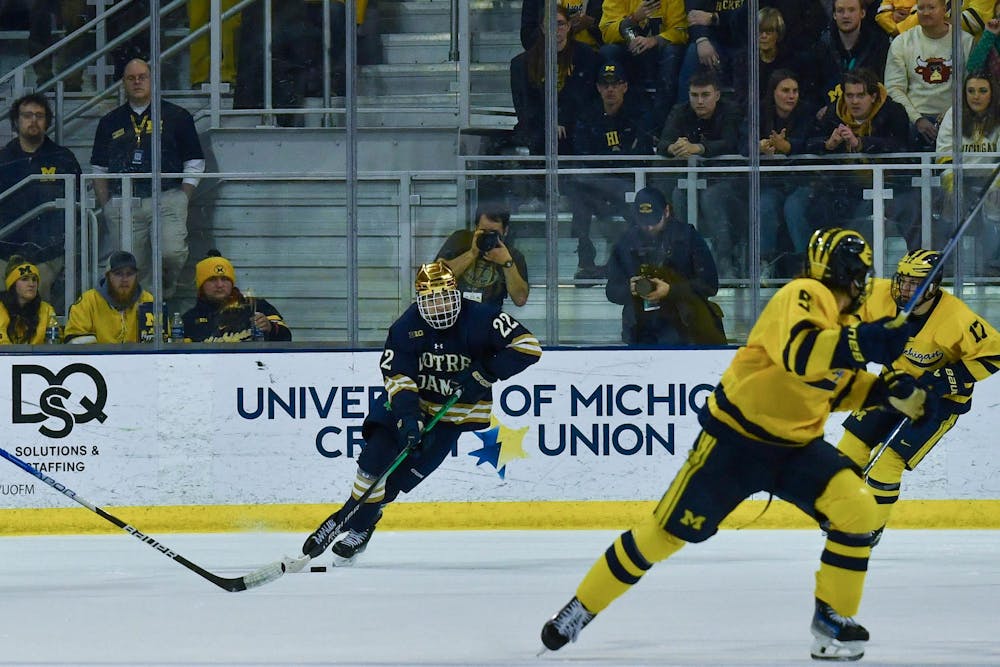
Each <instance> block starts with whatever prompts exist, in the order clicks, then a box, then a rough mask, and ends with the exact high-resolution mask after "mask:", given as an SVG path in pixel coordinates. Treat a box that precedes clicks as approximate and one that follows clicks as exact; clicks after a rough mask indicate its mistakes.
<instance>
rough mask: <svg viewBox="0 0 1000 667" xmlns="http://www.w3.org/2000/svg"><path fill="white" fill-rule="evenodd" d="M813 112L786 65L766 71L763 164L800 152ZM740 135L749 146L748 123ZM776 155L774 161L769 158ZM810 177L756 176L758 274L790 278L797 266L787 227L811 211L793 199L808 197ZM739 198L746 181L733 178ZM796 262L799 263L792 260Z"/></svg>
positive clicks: (796, 225)
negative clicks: (757, 189)
mask: <svg viewBox="0 0 1000 667" xmlns="http://www.w3.org/2000/svg"><path fill="white" fill-rule="evenodd" d="M813 113H814V110H813V108H812V107H811V106H809V104H808V102H806V101H805V100H804V99H803V98H802V95H801V94H800V89H799V78H798V75H797V74H795V73H794V72H792V71H791V70H787V69H779V70H776V71H774V72H772V73H771V76H770V77H769V78H768V80H767V82H766V83H765V86H764V101H763V102H762V103H761V110H760V144H759V147H758V149H759V151H760V154H761V155H762V156H767V158H768V159H765V160H763V161H762V164H763V165H766V166H768V167H773V166H777V165H780V164H782V163H783V162H785V160H781V159H780V158H782V157H784V156H791V155H796V154H800V153H805V152H806V142H807V141H808V139H809V136H810V133H811V132H812V126H813ZM744 128H745V136H744V137H743V138H742V139H741V140H740V146H741V149H743V150H746V149H747V148H748V144H749V134H750V133H749V127H748V126H747V125H746V124H744ZM769 158H776V159H769ZM810 181H811V178H810V177H809V175H808V174H806V173H803V172H798V171H787V172H786V171H781V172H762V173H761V175H760V256H761V261H762V262H763V263H764V266H763V267H762V270H761V275H762V276H765V277H771V276H775V275H781V276H783V277H791V276H792V275H794V274H795V273H797V272H798V271H799V270H800V269H801V267H802V262H801V256H802V255H801V253H802V252H804V250H805V246H804V245H802V246H797V245H795V244H794V243H792V241H791V236H790V234H789V233H788V232H787V230H788V229H790V228H793V227H794V228H803V227H805V226H807V225H808V224H809V223H808V220H810V219H811V217H812V216H813V215H814V212H813V211H804V210H800V209H798V208H796V206H795V205H794V204H795V203H796V202H802V201H808V199H809V197H808V193H809V191H810V190H811V186H810V184H809V183H810ZM734 185H737V187H738V188H739V190H740V196H739V198H740V199H742V200H744V201H745V200H746V198H747V183H746V181H739V182H738V184H737V183H734ZM796 260H799V261H796Z"/></svg>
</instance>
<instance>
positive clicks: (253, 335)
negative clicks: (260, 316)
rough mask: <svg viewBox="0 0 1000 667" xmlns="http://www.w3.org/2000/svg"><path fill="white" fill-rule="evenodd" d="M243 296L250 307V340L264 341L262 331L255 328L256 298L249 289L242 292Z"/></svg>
mask: <svg viewBox="0 0 1000 667" xmlns="http://www.w3.org/2000/svg"><path fill="white" fill-rule="evenodd" d="M243 296H244V297H245V298H246V300H247V303H248V304H249V305H250V340H254V341H260V340H264V331H263V330H262V329H261V328H260V327H259V326H257V297H256V296H255V295H254V291H253V290H252V289H250V288H249V287H248V288H247V289H245V290H244V291H243Z"/></svg>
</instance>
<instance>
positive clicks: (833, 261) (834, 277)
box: [806, 227, 872, 311]
mask: <svg viewBox="0 0 1000 667" xmlns="http://www.w3.org/2000/svg"><path fill="white" fill-rule="evenodd" d="M871 269H872V249H871V246H869V245H868V242H867V241H865V237H863V236H862V235H861V234H859V233H858V232H856V231H854V230H852V229H843V228H841V227H826V228H824V229H817V230H816V231H815V232H813V235H812V238H811V239H810V240H809V247H808V248H807V250H806V275H808V276H809V277H810V278H815V279H816V280H818V281H820V282H821V283H823V284H824V285H826V286H827V287H829V288H831V289H836V290H840V291H843V292H846V293H847V294H848V295H849V296H850V297H851V305H850V308H849V310H850V311H854V310H857V309H858V308H859V307H860V306H861V304H862V303H864V301H865V299H866V298H868V293H869V291H870V289H871V282H870V281H869V280H868V278H869V275H870V273H871Z"/></svg>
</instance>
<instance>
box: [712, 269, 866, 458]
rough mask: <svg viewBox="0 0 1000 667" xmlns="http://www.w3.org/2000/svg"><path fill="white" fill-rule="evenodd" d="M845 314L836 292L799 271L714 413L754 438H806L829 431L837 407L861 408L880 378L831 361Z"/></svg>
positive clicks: (753, 335)
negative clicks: (825, 426) (838, 303)
mask: <svg viewBox="0 0 1000 667" xmlns="http://www.w3.org/2000/svg"><path fill="white" fill-rule="evenodd" d="M841 326H842V318H841V315H840V312H839V309H838V307H837V301H836V298H835V297H834V295H833V293H832V292H831V291H830V290H829V289H827V287H826V286H825V285H823V284H822V283H821V282H819V281H818V280H813V279H811V278H799V279H796V280H793V281H792V282H790V283H788V284H787V285H785V286H784V287H782V288H781V289H780V290H778V292H777V293H776V294H775V295H774V297H772V298H771V300H770V302H768V304H767V306H766V307H765V308H764V312H762V313H761V315H760V318H759V319H758V320H757V323H756V324H754V326H753V329H751V331H750V335H749V337H748V338H747V342H746V345H744V346H743V347H741V348H740V349H739V350H737V352H736V356H735V358H734V359H733V361H732V363H731V364H730V365H729V368H728V369H726V372H725V373H724V374H723V375H722V380H721V381H720V382H719V386H718V387H716V389H715V391H714V392H713V393H712V394H711V395H710V396H709V397H708V415H705V414H703V415H702V424H703V426H704V427H705V429H706V430H707V431H709V432H711V431H712V428H711V422H712V418H714V419H715V420H717V421H719V422H721V423H722V424H724V425H725V426H728V427H729V428H730V429H733V430H735V431H736V432H737V433H740V434H742V435H744V436H746V437H749V438H752V439H754V440H761V441H765V442H773V443H780V444H787V445H799V444H805V443H807V442H810V441H812V440H815V439H816V438H820V437H822V436H823V426H824V424H826V421H827V419H828V418H829V416H830V413H831V412H833V411H838V410H854V409H856V408H859V407H861V405H862V404H863V403H864V399H865V397H866V396H867V395H868V392H869V391H870V390H871V387H872V385H873V384H874V382H875V379H876V377H875V376H874V375H872V374H871V373H867V372H865V371H856V370H848V369H841V368H837V369H834V368H831V367H830V364H831V360H832V359H833V352H834V348H835V347H836V345H837V341H838V340H839V338H840V330H841Z"/></svg>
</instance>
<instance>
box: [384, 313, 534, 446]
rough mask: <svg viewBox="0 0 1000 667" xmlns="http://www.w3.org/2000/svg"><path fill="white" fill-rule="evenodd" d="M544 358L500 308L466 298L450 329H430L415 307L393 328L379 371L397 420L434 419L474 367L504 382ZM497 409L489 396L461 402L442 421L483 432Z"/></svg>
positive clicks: (532, 337) (528, 332)
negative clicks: (409, 417) (421, 416)
mask: <svg viewBox="0 0 1000 667" xmlns="http://www.w3.org/2000/svg"><path fill="white" fill-rule="evenodd" d="M541 356H542V348H541V345H540V344H539V342H538V339H537V338H535V336H534V335H533V334H532V333H531V332H530V331H528V330H527V329H526V328H525V327H524V325H522V324H521V323H520V322H518V321H517V320H516V319H514V318H513V317H511V316H510V315H509V314H507V313H505V312H503V311H502V310H499V309H498V308H497V307H496V306H491V305H488V304H482V303H476V302H474V301H469V300H468V299H463V300H462V310H461V312H460V313H459V315H458V321H456V322H455V324H454V325H452V326H450V327H448V328H447V329H435V328H433V327H431V326H430V325H429V324H427V322H425V321H424V318H422V317H421V316H420V313H419V312H418V310H417V305H416V304H412V305H410V307H409V308H407V309H406V312H404V313H403V314H402V316H400V318H399V319H398V320H396V321H395V322H394V323H393V325H392V326H391V327H390V328H389V335H388V337H387V338H386V342H385V349H384V350H383V352H382V358H381V361H380V362H379V367H380V369H381V371H382V377H383V379H384V381H385V389H386V392H387V393H388V395H389V403H390V405H391V412H392V414H393V415H396V416H398V415H404V414H414V413H416V411H417V410H418V409H419V410H420V411H421V412H423V413H424V414H428V415H433V414H435V413H436V412H437V411H438V410H440V409H441V406H442V405H443V404H444V402H445V401H446V400H447V399H448V397H449V396H451V394H452V393H454V391H455V389H457V385H456V384H455V379H456V378H457V377H458V376H459V375H460V374H461V373H462V371H464V370H465V369H466V368H468V367H469V366H470V365H471V364H472V363H473V362H479V363H482V364H483V365H484V366H485V368H486V370H488V371H489V372H491V373H492V374H494V375H496V376H497V377H498V378H500V379H501V380H504V379H506V378H509V377H511V376H513V375H516V374H517V373H520V372H521V371H523V370H524V369H525V368H527V367H528V366H530V365H531V364H533V363H535V362H536V361H538V359H539V358H540V357H541ZM492 404H493V397H492V391H490V392H487V394H486V396H485V397H484V398H483V399H482V400H480V401H479V402H477V403H463V402H461V401H459V402H458V403H456V404H455V406H454V407H452V409H451V410H449V411H448V413H447V414H446V415H445V416H444V417H443V418H442V420H443V421H447V422H452V423H454V424H456V425H458V426H460V427H466V429H465V430H475V429H480V428H483V427H484V426H485V425H487V424H489V421H490V411H491V409H492ZM381 412H382V411H381V410H378V409H375V408H373V410H372V414H371V415H370V418H375V419H380V417H379V416H378V415H379V414H380V413H381ZM387 416H388V415H383V417H382V418H385V417H387ZM392 421H393V422H394V421H395V420H392Z"/></svg>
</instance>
